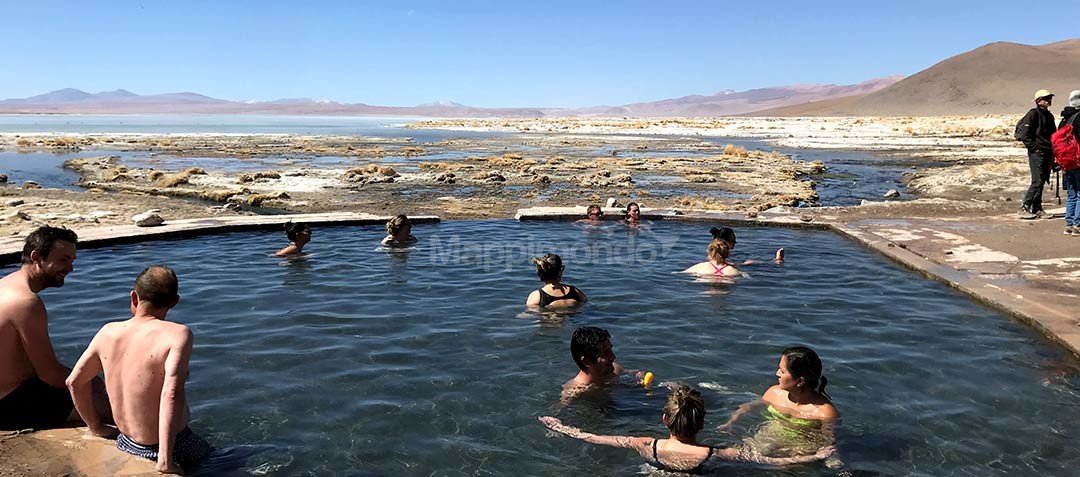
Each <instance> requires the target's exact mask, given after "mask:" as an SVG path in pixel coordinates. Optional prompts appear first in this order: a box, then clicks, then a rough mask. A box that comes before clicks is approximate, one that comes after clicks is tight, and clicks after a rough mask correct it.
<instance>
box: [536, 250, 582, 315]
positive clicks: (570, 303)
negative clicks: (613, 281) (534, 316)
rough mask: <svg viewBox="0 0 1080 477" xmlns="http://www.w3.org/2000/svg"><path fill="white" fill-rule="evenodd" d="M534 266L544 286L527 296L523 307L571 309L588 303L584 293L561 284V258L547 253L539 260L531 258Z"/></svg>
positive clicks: (563, 267)
mask: <svg viewBox="0 0 1080 477" xmlns="http://www.w3.org/2000/svg"><path fill="white" fill-rule="evenodd" d="M532 261H533V264H534V265H536V276H537V277H539V278H540V281H542V282H544V286H542V287H540V289H539V290H535V291H533V292H532V293H530V294H529V298H528V299H527V300H526V301H525V306H528V307H529V308H548V309H555V308H572V307H575V306H580V305H583V304H585V302H586V301H588V299H589V298H588V297H586V296H585V293H584V292H582V291H581V290H579V289H578V288H577V287H575V286H573V285H568V284H565V283H562V274H563V270H565V269H566V267H565V266H563V263H562V258H561V257H559V256H558V255H555V254H554V253H549V254H547V255H544V256H543V257H540V258H533V259H532Z"/></svg>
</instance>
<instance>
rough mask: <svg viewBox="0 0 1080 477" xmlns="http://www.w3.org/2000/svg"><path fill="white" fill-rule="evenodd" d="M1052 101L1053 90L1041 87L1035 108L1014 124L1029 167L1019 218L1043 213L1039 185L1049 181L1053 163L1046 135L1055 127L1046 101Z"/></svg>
mask: <svg viewBox="0 0 1080 477" xmlns="http://www.w3.org/2000/svg"><path fill="white" fill-rule="evenodd" d="M1053 100H1054V93H1051V92H1049V91H1047V90H1045V89H1040V90H1038V91H1036V92H1035V107H1034V108H1031V111H1028V112H1027V114H1025V115H1024V117H1023V118H1022V119H1020V123H1018V124H1017V125H1016V139H1017V140H1018V141H1021V142H1023V143H1024V146H1025V147H1027V150H1028V166H1030V167H1031V185H1029V186H1028V190H1027V193H1026V194H1024V205H1023V207H1022V208H1021V209H1020V218H1021V219H1035V218H1039V217H1043V216H1044V215H1046V212H1044V211H1043V207H1042V194H1043V184H1045V183H1047V182H1049V181H1050V168H1051V166H1052V165H1053V163H1054V151H1053V150H1052V149H1051V148H1050V136H1051V135H1053V134H1054V131H1056V130H1057V127H1056V126H1055V125H1054V114H1053V113H1051V112H1050V103H1051V102H1053Z"/></svg>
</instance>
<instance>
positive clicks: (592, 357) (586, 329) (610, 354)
mask: <svg viewBox="0 0 1080 477" xmlns="http://www.w3.org/2000/svg"><path fill="white" fill-rule="evenodd" d="M570 356H571V357H573V358H574V363H576V364H577V366H578V373H577V375H576V376H574V378H573V379H571V380H569V381H567V382H566V383H565V384H563V391H562V399H561V402H562V403H563V404H564V405H565V404H567V403H569V402H570V401H572V400H573V399H574V398H575V397H577V396H578V395H580V394H581V393H583V392H585V391H589V390H592V389H597V388H599V387H601V386H605V385H607V384H609V383H611V381H612V379H614V378H615V377H616V376H618V375H620V374H622V373H623V372H625V371H624V370H623V368H622V366H619V365H618V363H616V362H615V351H613V350H612V349H611V334H610V333H608V331H607V330H605V329H603V328H597V327H595V326H582V327H581V328H578V329H576V330H574V335H573V336H572V337H571V338H570Z"/></svg>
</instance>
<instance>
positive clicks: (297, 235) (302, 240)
mask: <svg viewBox="0 0 1080 477" xmlns="http://www.w3.org/2000/svg"><path fill="white" fill-rule="evenodd" d="M285 237H287V238H288V239H289V246H287V247H285V248H283V249H281V250H278V251H277V252H276V253H274V255H276V256H278V257H287V256H289V255H300V253H301V252H303V251H304V245H307V243H308V242H310V241H311V226H309V225H308V224H305V223H303V222H296V223H293V222H291V221H290V222H285Z"/></svg>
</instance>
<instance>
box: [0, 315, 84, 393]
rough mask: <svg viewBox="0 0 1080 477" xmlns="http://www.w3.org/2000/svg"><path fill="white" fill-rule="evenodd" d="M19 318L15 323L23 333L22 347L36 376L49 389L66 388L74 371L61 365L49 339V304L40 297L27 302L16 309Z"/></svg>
mask: <svg viewBox="0 0 1080 477" xmlns="http://www.w3.org/2000/svg"><path fill="white" fill-rule="evenodd" d="M13 308H14V309H13V310H12V311H13V312H14V313H17V314H18V315H17V316H18V317H17V318H16V320H15V323H16V324H17V329H18V330H19V339H20V340H22V347H23V349H24V350H26V354H27V356H28V357H29V358H30V364H31V365H32V366H33V367H34V374H36V375H37V377H38V379H40V380H42V381H44V382H45V384H48V385H49V386H52V387H54V388H59V389H66V387H67V384H66V383H65V382H64V381H65V380H66V379H67V377H68V373H69V372H70V371H71V370H69V369H68V368H67V367H66V366H64V365H62V364H60V361H57V359H56V352H55V351H53V346H52V341H50V340H49V321H48V314H47V313H46V311H45V305H44V304H42V303H41V300H40V299H38V298H36V297H35V298H33V299H26V300H23V301H22V302H21V303H19V305H18V306H16V307H13Z"/></svg>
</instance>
